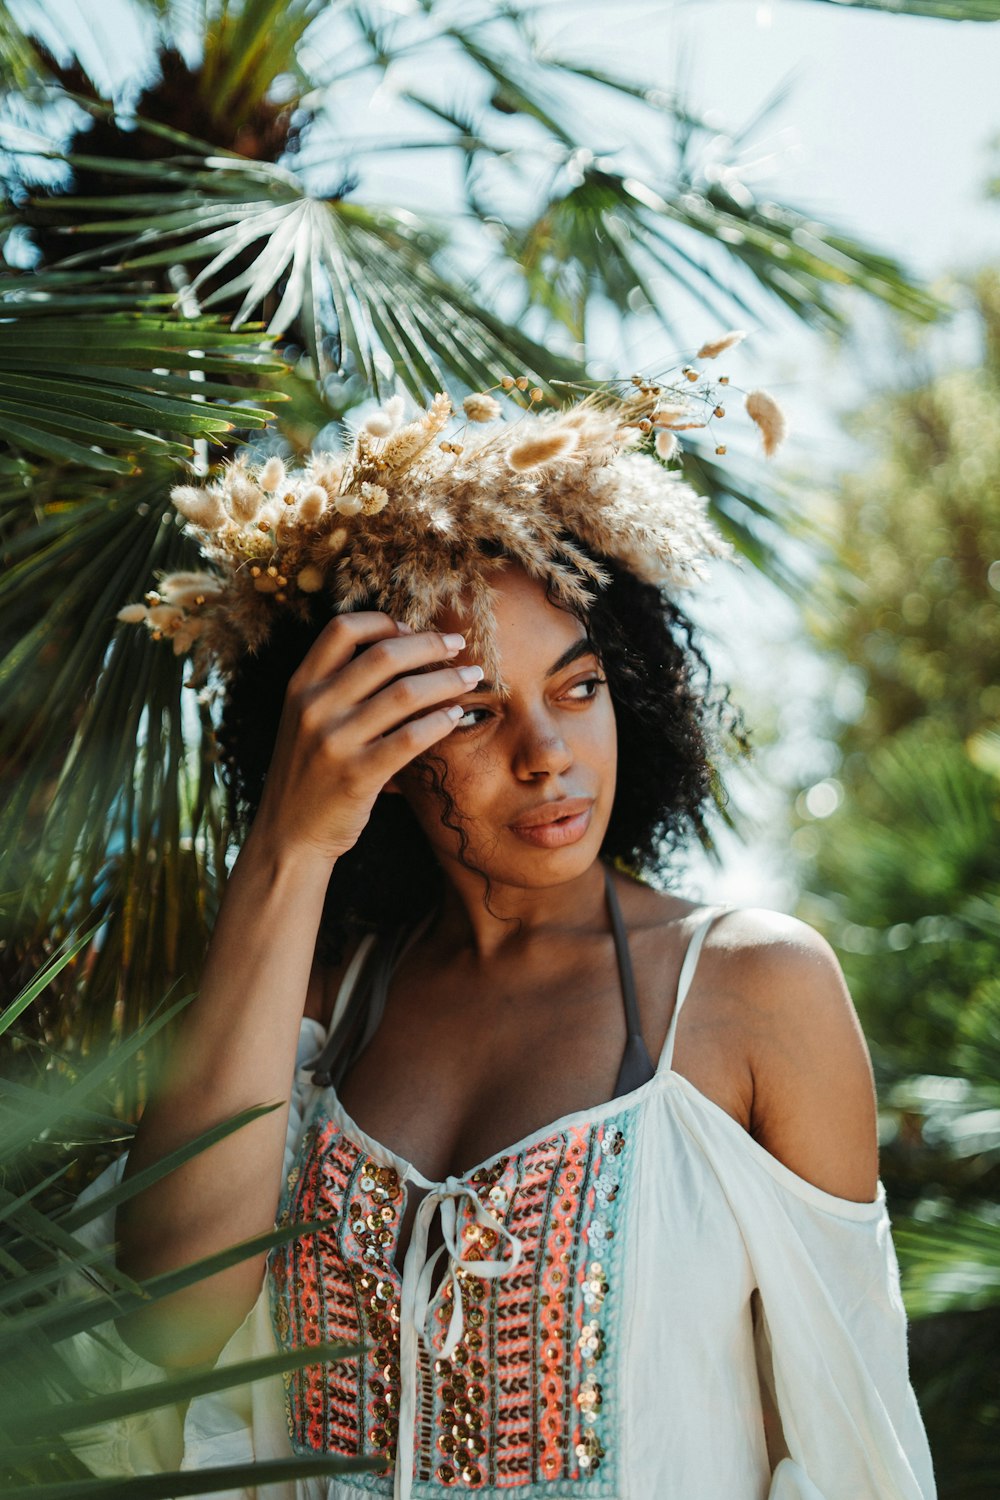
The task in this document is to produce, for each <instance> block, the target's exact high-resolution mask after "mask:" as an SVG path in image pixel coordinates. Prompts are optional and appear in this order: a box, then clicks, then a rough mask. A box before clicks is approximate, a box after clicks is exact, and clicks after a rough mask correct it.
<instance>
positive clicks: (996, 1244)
mask: <svg viewBox="0 0 1000 1500" xmlns="http://www.w3.org/2000/svg"><path fill="white" fill-rule="evenodd" d="M892 1235H893V1240H894V1241H895V1244H896V1249H897V1251H898V1253H899V1261H900V1267H901V1269H902V1271H903V1272H904V1275H905V1302H906V1307H907V1311H908V1313H909V1315H910V1316H911V1317H913V1318H923V1317H928V1316H930V1315H931V1314H932V1313H940V1312H953V1311H956V1310H973V1309H976V1308H982V1307H993V1306H996V1305H997V1304H998V1303H1000V1225H998V1224H997V1223H996V1221H995V1219H994V1218H992V1217H991V1216H986V1215H984V1214H980V1213H975V1212H971V1211H964V1212H959V1213H955V1214H949V1215H948V1217H947V1218H946V1219H944V1220H943V1221H941V1222H933V1221H932V1222H931V1223H920V1222H918V1221H915V1220H913V1219H907V1220H903V1219H897V1220H896V1221H895V1222H894V1223H893V1230H892Z"/></svg>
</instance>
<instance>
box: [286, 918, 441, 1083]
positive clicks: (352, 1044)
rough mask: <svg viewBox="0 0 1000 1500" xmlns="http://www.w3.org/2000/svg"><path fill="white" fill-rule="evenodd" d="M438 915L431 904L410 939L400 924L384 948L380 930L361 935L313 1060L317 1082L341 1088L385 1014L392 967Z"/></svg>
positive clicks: (314, 1075)
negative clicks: (373, 957)
mask: <svg viewBox="0 0 1000 1500" xmlns="http://www.w3.org/2000/svg"><path fill="white" fill-rule="evenodd" d="M433 915H434V912H433V910H432V911H429V912H428V913H427V915H426V916H424V917H422V918H421V920H420V921H419V922H418V923H417V925H416V926H415V927H414V928H412V929H411V930H410V933H409V935H408V936H407V937H406V938H405V941H404V940H403V939H404V932H405V929H398V930H397V931H396V932H395V933H393V934H392V935H391V937H390V939H389V941H388V943H386V944H385V945H384V946H383V947H382V948H381V950H379V948H378V946H377V944H378V934H377V933H374V932H368V933H366V934H365V936H364V937H363V938H362V939H361V942H360V943H359V944H358V946H357V948H356V949H355V952H354V956H353V957H352V959H351V962H350V963H349V964H348V966H347V972H346V973H345V975H344V977H343V979H342V980H341V984H340V989H339V990H338V991H337V998H336V1000H335V1001H334V1005H333V1015H332V1016H331V1018H330V1026H329V1030H328V1031H327V1035H326V1041H325V1042H324V1044H323V1049H322V1051H321V1052H320V1054H319V1056H318V1057H317V1058H316V1060H315V1061H314V1062H312V1063H310V1064H308V1066H309V1067H311V1069H312V1076H313V1083H315V1084H316V1085H317V1086H318V1087H320V1088H328V1087H329V1086H330V1085H331V1084H332V1085H333V1086H334V1087H335V1088H339V1086H340V1081H341V1079H342V1078H343V1076H344V1073H345V1072H346V1071H347V1068H348V1067H349V1066H350V1064H351V1062H353V1060H354V1058H355V1057H357V1056H358V1055H359V1054H360V1053H361V1052H363V1051H364V1049H365V1047H366V1046H367V1045H368V1043H369V1041H370V1040H371V1038H372V1036H373V1035H374V1034H375V1030H376V1028H377V1026H378V1023H379V1021H381V1019H382V1012H383V1011H384V1010H385V1002H386V997H387V994H388V989H389V977H390V975H391V973H392V971H393V969H394V968H395V967H396V964H397V963H398V962H399V960H400V959H401V958H402V956H403V954H404V953H406V952H407V950H408V949H409V948H410V947H411V946H412V944H413V943H415V942H416V940H417V938H418V937H419V936H420V934H421V933H422V932H423V931H424V929H425V928H426V927H427V925H428V924H429V922H430V920H431V918H432V917H433ZM373 947H374V948H375V961H374V963H373V964H371V965H370V966H369V970H368V972H367V973H365V972H364V971H365V964H366V961H367V959H368V957H369V954H370V953H371V951H372V948H373Z"/></svg>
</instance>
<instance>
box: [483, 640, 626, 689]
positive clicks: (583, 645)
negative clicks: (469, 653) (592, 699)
mask: <svg viewBox="0 0 1000 1500" xmlns="http://www.w3.org/2000/svg"><path fill="white" fill-rule="evenodd" d="M591 655H593V656H596V655H597V648H596V646H595V645H594V643H593V641H592V640H591V639H590V636H589V635H582V636H580V638H579V640H576V641H574V642H573V644H572V646H569V647H567V649H566V650H565V651H564V652H563V654H562V656H560V658H559V660H558V661H555V662H553V663H552V665H551V667H549V670H548V671H547V672H546V674H545V678H546V681H547V680H548V679H549V678H550V677H554V676H555V675H556V673H557V672H561V671H562V670H563V668H564V667H568V666H569V664H570V662H574V661H576V659H577V657H579V656H591ZM471 691H472V692H473V693H493V692H495V691H496V683H495V682H487V681H486V679H485V678H484V679H483V680H482V682H477V683H476V685H475V687H474V688H472V689H471Z"/></svg>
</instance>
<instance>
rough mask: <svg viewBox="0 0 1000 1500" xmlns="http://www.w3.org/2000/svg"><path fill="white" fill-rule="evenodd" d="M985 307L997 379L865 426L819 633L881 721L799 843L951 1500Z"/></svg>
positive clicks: (989, 1408)
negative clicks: (868, 1068) (872, 1135)
mask: <svg viewBox="0 0 1000 1500" xmlns="http://www.w3.org/2000/svg"><path fill="white" fill-rule="evenodd" d="M971 290H972V292H973V295H974V301H975V306H976V308H977V309H978V312H979V316H980V320H981V326H982V335H983V337H982V347H983V359H982V364H981V366H980V367H978V368H976V369H973V370H965V371H963V370H953V371H951V372H948V373H946V374H939V375H936V376H934V377H933V378H931V379H922V380H919V381H915V382H914V383H913V384H912V386H910V387H909V388H905V389H901V390H897V391H894V392H891V393H887V394H885V395H883V396H881V397H879V398H878V399H876V400H875V401H873V402H872V403H870V404H869V405H868V406H867V407H866V408H865V410H864V412H862V413H860V414H859V415H858V416H857V417H856V418H855V419H854V421H853V423H852V424H851V425H852V429H853V431H854V432H855V434H856V435H861V436H863V437H866V438H867V439H868V441H869V443H870V445H871V447H872V449H873V451H874V456H873V460H872V462H871V464H870V465H869V466H867V467H866V468H865V469H864V471H862V472H861V473H857V474H852V475H850V476H848V477H847V478H845V479H844V480H843V482H842V484H841V485H840V488H839V491H838V494H837V505H838V520H837V525H838V538H839V545H838V549H837V550H838V554H839V562H840V564H841V570H840V572H838V573H831V575H830V578H829V583H828V588H827V590H826V592H825V594H822V593H821V594H819V595H816V596H814V606H813V608H812V609H811V610H810V612H809V618H810V623H811V627H812V630H813V632H814V634H815V636H816V637H817V639H818V640H819V641H820V643H821V644H822V647H823V649H824V651H825V652H827V653H833V654H834V656H835V657H837V658H840V659H841V660H843V661H844V662H846V663H850V664H851V666H852V667H853V668H855V669H858V668H860V669H861V671H862V673H863V676H864V681H865V694H864V705H863V710H862V712H861V713H860V714H859V715H858V716H857V717H856V719H854V720H853V721H852V722H849V723H840V724H839V725H836V726H835V725H833V724H832V722H831V726H830V727H831V732H832V733H833V735H834V737H835V739H836V742H837V744H838V746H839V748H840V750H841V752H842V763H841V767H840V769H839V771H838V772H837V774H836V776H835V777H834V778H831V779H830V780H829V781H828V782H826V783H824V784H823V786H822V787H821V788H813V789H806V788H803V789H801V792H800V796H799V798H798V801H797V804H796V806H797V807H798V809H799V812H800V825H801V826H800V828H799V831H798V832H797V833H796V835H795V845H796V847H797V848H798V850H799V851H800V854H801V855H802V877H803V884H804V894H803V897H802V899H801V902H800V905H799V908H798V910H799V913H800V915H802V916H803V917H805V918H806V919H807V920H809V921H811V922H813V923H814V924H815V925H817V926H819V927H820V928H821V929H822V930H824V931H825V933H826V935H827V936H828V938H829V939H830V941H831V942H832V943H833V944H834V946H835V947H836V948H837V950H838V952H839V954H840V957H841V959H842V962H843V965H844V969H845V972H846V974H847V977H848V981H849V984H850V987H851V991H852V994H853V995H854V998H855V1001H856V1003H857V1006H858V1010H859V1013H860V1016H861V1019H862V1024H863V1025H864V1028H865V1031H866V1034H867V1036H868V1038H869V1042H870V1043H871V1047H872V1053H873V1060H874V1063H875V1068H876V1075H877V1078H878V1084H879V1097H880V1103H881V1106H882V1152H881V1169H882V1177H883V1180H884V1181H885V1183H886V1190H887V1193H888V1195H889V1197H890V1200H891V1201H892V1202H893V1204H894V1206H895V1207H896V1208H898V1214H894V1233H895V1238H896V1243H897V1247H898V1249H899V1253H900V1260H901V1264H902V1267H903V1271H904V1291H905V1297H906V1301H907V1307H908V1310H909V1312H910V1315H911V1317H912V1318H913V1319H914V1320H915V1321H914V1323H913V1324H912V1326H911V1354H912V1371H913V1378H914V1382H915V1384H916V1387H917V1391H918V1395H919V1397H920V1401H921V1407H922V1410H923V1413H924V1417H925V1420H926V1422H927V1425H928V1432H929V1435H930V1439H931V1448H932V1451H933V1453H934V1457H935V1466H936V1470H937V1476H938V1483H939V1487H940V1493H941V1494H942V1495H947V1496H949V1497H952V1496H954V1497H963V1500H966V1497H967V1500H986V1497H987V1496H992V1495H995V1494H996V1492H997V1487H998V1485H1000V1454H998V1451H997V1446H996V1422H997V1413H998V1410H1000V1379H998V1375H997V1367H996V1360H995V1354H994V1351H995V1349H996V1343H997V1338H998V1336H1000V1269H998V1268H1000V1223H998V1219H997V1212H996V1201H997V1194H998V1190H1000V1082H998V1080H1000V1051H998V1036H1000V988H998V984H997V978H996V957H997V944H998V940H1000V839H998V837H997V832H998V823H1000V735H998V733H997V732H996V725H997V722H998V720H1000V688H998V686H997V684H998V682H1000V670H998V669H1000V491H998V489H997V485H996V480H995V475H996V473H997V469H998V464H1000V275H998V273H997V272H996V271H995V270H992V269H991V270H986V271H983V272H982V273H981V274H979V275H978V276H977V277H976V278H975V279H974V281H973V284H972V288H971ZM817 791H819V792H820V793H821V794H820V795H819V796H818V797H817V796H816V792H817ZM837 803H839V805H836V804H837ZM904 1208H905V1209H906V1211H907V1212H906V1217H905V1218H904V1217H903V1210H904Z"/></svg>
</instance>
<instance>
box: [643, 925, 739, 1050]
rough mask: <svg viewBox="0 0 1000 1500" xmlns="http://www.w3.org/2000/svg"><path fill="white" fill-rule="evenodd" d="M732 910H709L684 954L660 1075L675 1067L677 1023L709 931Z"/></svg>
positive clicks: (692, 935) (664, 1044)
mask: <svg viewBox="0 0 1000 1500" xmlns="http://www.w3.org/2000/svg"><path fill="white" fill-rule="evenodd" d="M732 909H733V908H732V907H731V906H714V907H712V908H711V909H710V910H709V913H708V915H707V916H706V917H703V918H702V920H701V921H700V922H699V924H698V926H697V927H696V928H695V930H694V932H693V933H692V934H691V938H690V940H689V942H688V945H687V949H686V951H685V954H684V960H683V962H682V964H681V972H680V975H679V977H678V980H677V998H676V1000H675V1001H674V1013H673V1015H672V1016H671V1017H670V1026H669V1029H668V1031H667V1037H666V1041H665V1042H664V1043H663V1050H662V1051H661V1053H660V1057H659V1061H658V1062H657V1065H656V1071H657V1072H658V1073H669V1072H670V1070H671V1068H672V1066H673V1060H674V1040H675V1038H676V1036H677V1022H678V1019H679V1017H680V1013H681V1007H682V1006H683V1004H684V1001H685V999H686V998H687V993H688V990H689V989H690V988H691V981H692V979H693V978H694V971H695V969H696V968H697V967H698V956H699V954H700V953H701V945H702V943H703V942H704V941H705V938H706V936H707V934H708V929H709V928H710V927H711V925H712V923H713V922H714V921H715V919H716V917H720V916H722V914H723V912H727V911H732Z"/></svg>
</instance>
